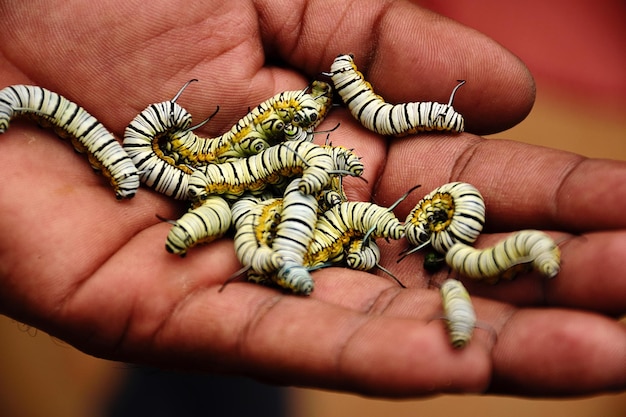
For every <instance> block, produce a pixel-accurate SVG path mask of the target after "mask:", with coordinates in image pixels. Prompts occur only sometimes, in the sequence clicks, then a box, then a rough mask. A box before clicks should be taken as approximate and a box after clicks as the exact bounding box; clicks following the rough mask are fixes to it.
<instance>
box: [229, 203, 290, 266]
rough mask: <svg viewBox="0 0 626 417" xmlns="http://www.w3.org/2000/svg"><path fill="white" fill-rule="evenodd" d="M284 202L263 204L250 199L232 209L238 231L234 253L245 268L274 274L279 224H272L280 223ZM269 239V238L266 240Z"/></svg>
mask: <svg viewBox="0 0 626 417" xmlns="http://www.w3.org/2000/svg"><path fill="white" fill-rule="evenodd" d="M282 203H283V201H282V198H273V199H268V200H264V201H262V200H261V199H259V198H254V197H249V196H248V197H245V198H241V199H239V200H237V201H236V202H234V203H233V206H232V214H233V224H234V225H235V229H236V231H235V237H234V244H235V253H236V254H237V258H238V259H239V262H241V264H242V265H244V266H249V267H250V268H251V270H252V271H254V272H255V273H257V274H259V275H268V274H270V273H272V272H273V271H274V270H275V265H276V264H277V261H276V260H274V259H273V258H274V257H275V256H276V255H275V253H274V250H273V249H272V247H271V243H272V242H271V241H272V240H273V235H274V234H275V227H277V224H276V225H274V224H273V223H272V221H273V220H280V213H282ZM264 217H265V221H264V219H263V218H264ZM272 218H273V220H272ZM267 219H270V221H269V222H268V221H267ZM269 236H271V238H270V239H268V238H267V237H269Z"/></svg>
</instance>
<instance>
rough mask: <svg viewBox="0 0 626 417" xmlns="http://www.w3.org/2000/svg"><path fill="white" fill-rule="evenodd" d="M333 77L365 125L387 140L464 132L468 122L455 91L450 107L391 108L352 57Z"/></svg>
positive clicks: (338, 61)
mask: <svg viewBox="0 0 626 417" xmlns="http://www.w3.org/2000/svg"><path fill="white" fill-rule="evenodd" d="M326 75H328V76H330V77H331V79H332V82H333V84H334V86H335V90H336V91H337V93H338V94H339V96H340V97H341V99H342V100H343V102H344V103H345V104H346V105H347V106H348V109H349V110H350V113H351V114H352V115H353V116H354V118H355V119H357V120H359V121H360V122H361V124H362V125H363V126H364V127H365V128H367V129H369V130H371V131H372V132H376V133H378V134H381V135H385V136H404V135H408V134H412V133H416V132H423V131H433V130H435V131H452V132H462V131H463V129H464V125H465V121H464V119H463V116H461V114H459V113H457V112H456V111H455V110H454V108H453V107H452V101H453V100H454V95H455V93H456V91H457V90H458V89H459V87H461V86H462V85H463V84H464V83H465V81H459V84H458V85H457V86H456V87H455V88H454V89H453V90H452V93H451V94H450V100H449V101H448V104H441V103H436V102H410V103H403V104H395V105H393V104H389V103H387V102H385V100H384V99H383V98H382V97H381V96H379V95H377V94H376V93H375V92H374V90H373V89H372V86H371V84H370V83H369V82H367V81H366V80H365V78H364V77H363V74H362V73H361V72H359V71H358V69H357V67H356V65H355V64H354V57H353V56H352V55H339V56H337V57H336V58H335V60H334V62H333V63H332V65H331V68H330V72H329V73H327V74H326Z"/></svg>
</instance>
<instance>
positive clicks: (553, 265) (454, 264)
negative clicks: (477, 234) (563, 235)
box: [446, 230, 561, 284]
mask: <svg viewBox="0 0 626 417" xmlns="http://www.w3.org/2000/svg"><path fill="white" fill-rule="evenodd" d="M446 263H447V264H448V266H449V267H450V268H451V269H452V270H453V271H456V272H457V273H459V274H460V275H462V276H465V277H468V278H472V279H475V280H480V281H483V282H486V283H489V284H495V283H496V282H498V280H499V279H500V278H503V279H513V278H514V277H515V276H516V275H517V274H518V273H520V272H523V271H528V270H531V269H534V270H536V271H538V272H539V273H540V274H541V275H543V276H545V277H546V278H554V277H555V276H556V275H557V274H558V273H559V270H560V263H561V251H560V249H559V247H558V246H557V244H556V242H555V241H554V240H553V239H552V238H551V237H550V236H548V235H547V234H546V233H544V232H541V231H539V230H521V231H518V232H516V233H514V234H512V235H511V236H509V237H507V238H506V239H504V240H503V241H501V242H499V243H498V244H496V245H495V246H492V247H490V248H487V249H476V248H473V247H471V246H469V245H466V244H464V243H455V244H454V245H452V247H451V248H450V250H449V251H448V252H447V253H446Z"/></svg>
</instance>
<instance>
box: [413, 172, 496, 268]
mask: <svg viewBox="0 0 626 417" xmlns="http://www.w3.org/2000/svg"><path fill="white" fill-rule="evenodd" d="M484 224H485V203H484V200H483V197H482V195H481V194H480V192H479V191H478V189H476V187H474V186H473V185H471V184H468V183H465V182H451V183H448V184H444V185H442V186H440V187H437V188H436V189H435V190H433V191H432V192H430V193H429V194H427V195H426V196H425V197H424V198H422V199H421V200H420V201H419V202H418V203H417V204H416V205H415V207H414V208H413V210H411V212H410V213H409V215H408V216H407V218H406V221H405V228H406V239H407V240H408V241H409V243H410V244H411V245H413V246H415V248H414V249H413V250H410V251H408V252H407V253H406V254H405V256H406V255H408V254H410V253H412V252H414V251H415V250H419V249H421V248H422V247H424V246H425V245H426V244H428V243H430V244H431V245H432V247H433V248H434V249H435V250H436V251H437V252H440V253H446V252H447V251H448V250H449V249H450V247H451V246H452V245H453V244H454V243H456V242H461V243H465V244H470V243H472V242H474V241H475V240H476V239H477V238H478V235H479V234H480V232H481V231H482V229H483V226H484Z"/></svg>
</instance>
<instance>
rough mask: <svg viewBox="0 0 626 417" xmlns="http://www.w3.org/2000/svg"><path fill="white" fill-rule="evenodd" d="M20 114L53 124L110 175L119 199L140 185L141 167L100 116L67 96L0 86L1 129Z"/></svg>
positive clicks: (24, 87) (127, 195) (2, 130)
mask: <svg viewBox="0 0 626 417" xmlns="http://www.w3.org/2000/svg"><path fill="white" fill-rule="evenodd" d="M19 116H25V117H29V118H31V119H34V120H36V121H38V122H40V123H41V124H42V125H51V126H52V127H54V130H55V132H56V133H57V134H58V135H59V136H61V137H62V138H70V140H71V142H72V145H73V146H74V148H75V149H76V150H77V151H78V152H81V153H86V154H87V157H88V159H89V162H90V164H91V165H92V167H93V168H94V169H96V170H99V171H101V172H102V174H103V175H104V176H105V177H107V178H108V179H109V181H110V183H111V185H112V186H113V188H114V190H115V195H116V197H117V198H118V199H123V198H131V197H133V196H134V195H135V193H136V192H137V189H138V188H139V176H138V174H137V168H136V167H135V165H134V164H133V162H132V161H131V159H130V158H129V157H128V155H127V154H126V152H125V151H124V149H123V148H122V146H121V145H120V144H119V142H118V141H117V140H116V139H115V136H113V134H112V133H111V132H109V131H108V130H107V129H106V128H105V127H104V126H103V125H102V124H101V123H100V122H98V120H97V119H96V118H95V117H94V116H92V115H91V114H89V113H88V112H87V111H86V110H85V109H83V108H82V107H80V106H78V105H77V104H76V103H74V102H72V101H70V100H68V99H66V98H65V97H63V96H61V95H59V94H57V93H54V92H52V91H50V90H47V89H45V88H42V87H37V86H30V85H13V86H9V87H6V88H4V89H2V90H0V133H3V132H4V131H6V129H8V127H9V122H10V121H11V120H12V119H13V118H15V117H19Z"/></svg>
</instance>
